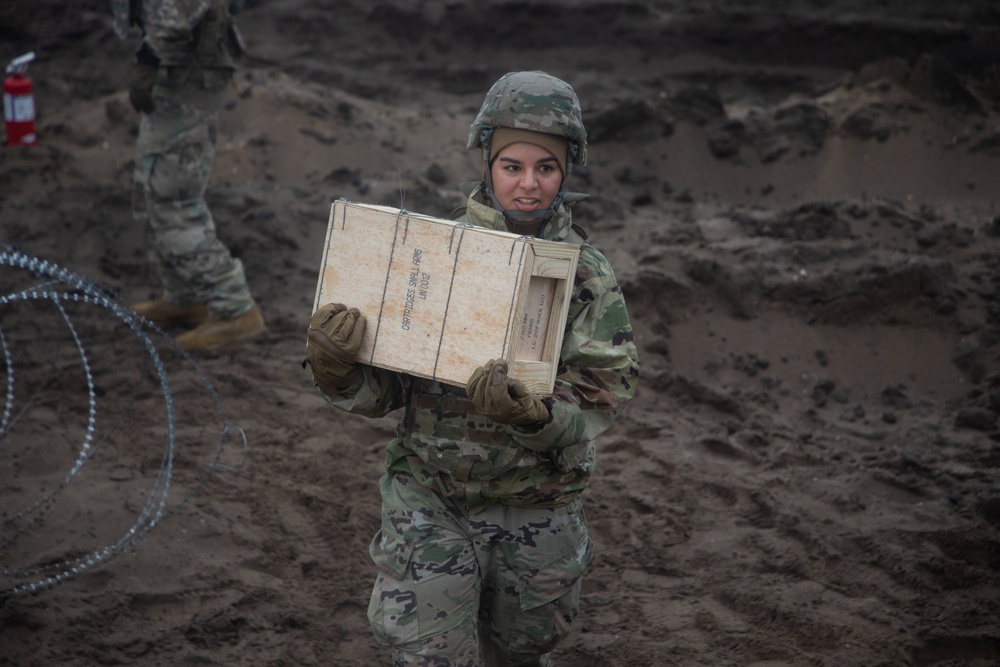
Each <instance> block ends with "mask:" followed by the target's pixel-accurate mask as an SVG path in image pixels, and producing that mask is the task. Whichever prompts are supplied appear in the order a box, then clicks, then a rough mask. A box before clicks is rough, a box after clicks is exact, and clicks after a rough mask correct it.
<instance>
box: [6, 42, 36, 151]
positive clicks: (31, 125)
mask: <svg viewBox="0 0 1000 667" xmlns="http://www.w3.org/2000/svg"><path fill="white" fill-rule="evenodd" d="M34 59H35V53H34V51H32V52H30V53H25V54H24V55H23V56H18V57H17V58H14V59H13V60H11V61H10V64H9V65H7V74H8V75H9V76H8V77H7V78H6V79H4V82H3V117H4V119H5V120H6V121H7V145H8V146H33V145H34V144H35V142H36V141H37V140H38V138H37V137H36V136H35V98H34V96H33V95H32V94H31V79H30V78H28V74H27V71H28V63H30V62H31V61H32V60H34Z"/></svg>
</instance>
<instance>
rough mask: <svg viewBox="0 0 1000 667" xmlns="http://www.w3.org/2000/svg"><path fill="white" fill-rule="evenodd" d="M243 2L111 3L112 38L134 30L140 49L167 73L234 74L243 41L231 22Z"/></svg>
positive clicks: (160, 0)
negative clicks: (139, 32)
mask: <svg viewBox="0 0 1000 667" xmlns="http://www.w3.org/2000/svg"><path fill="white" fill-rule="evenodd" d="M241 5H242V0H239V1H233V0H111V9H112V15H113V19H114V27H115V32H116V33H117V34H118V36H119V37H121V38H124V37H125V36H127V34H128V31H129V27H130V26H132V25H135V26H138V27H139V29H141V30H142V34H143V48H144V49H148V50H149V51H151V52H152V54H153V55H154V56H155V57H156V58H157V59H158V60H159V62H160V65H162V66H165V67H203V68H225V69H233V68H235V66H236V61H235V58H236V57H237V56H239V55H240V54H241V53H242V50H243V47H242V41H241V40H240V37H239V33H238V32H237V31H236V26H235V24H234V22H233V14H234V13H236V12H237V11H239V9H240V7H241Z"/></svg>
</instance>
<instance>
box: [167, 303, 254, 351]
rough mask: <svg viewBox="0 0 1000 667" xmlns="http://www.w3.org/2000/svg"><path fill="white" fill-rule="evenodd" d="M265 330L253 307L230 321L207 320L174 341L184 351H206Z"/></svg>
mask: <svg viewBox="0 0 1000 667" xmlns="http://www.w3.org/2000/svg"><path fill="white" fill-rule="evenodd" d="M266 328H267V327H266V325H265V324H264V316H263V315H261V313H260V308H258V307H257V306H254V307H253V308H251V309H250V310H248V311H247V312H245V313H243V314H242V315H239V316H238V317H234V318H233V319H231V320H216V319H208V320H206V321H205V322H203V323H202V324H200V325H198V326H197V327H195V328H194V329H192V330H191V331H188V332H186V333H183V334H181V335H180V336H178V337H177V339H176V340H177V344H178V345H180V346H181V347H183V348H184V349H185V350H208V349H210V348H213V347H216V346H218V345H222V344H223V343H229V342H232V341H234V340H242V339H244V338H250V337H251V336H254V335H256V334H259V333H261V332H262V331H264V330H265V329H266Z"/></svg>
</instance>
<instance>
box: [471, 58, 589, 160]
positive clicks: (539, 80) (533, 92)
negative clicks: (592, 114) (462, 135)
mask: <svg viewBox="0 0 1000 667" xmlns="http://www.w3.org/2000/svg"><path fill="white" fill-rule="evenodd" d="M497 127H508V128H511V129H520V130H532V131H534V132H542V133H544V134H554V135H556V136H560V137H565V138H566V139H567V140H568V141H569V143H570V146H573V147H575V151H574V154H573V162H574V163H576V164H586V163H587V130H586V128H585V127H584V126H583V110H582V108H581V106H580V99H579V98H578V97H577V95H576V92H575V91H574V90H573V87H572V86H570V85H569V84H568V83H566V82H565V81H563V80H562V79H558V78H556V77H554V76H552V75H551V74H546V73H545V72H538V71H536V72H509V73H507V74H504V75H503V76H502V77H500V79H499V80H498V81H497V82H496V83H494V84H493V87H492V88H490V90H489V92H488V93H486V99H485V100H483V106H482V108H481V109H480V110H479V114H478V115H477V116H476V119H475V120H474V121H473V122H472V128H471V130H470V132H469V140H468V142H467V143H466V147H467V148H468V149H470V150H472V149H475V148H479V147H481V146H482V145H483V131H484V130H489V129H494V128H497Z"/></svg>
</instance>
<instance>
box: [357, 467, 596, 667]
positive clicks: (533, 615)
mask: <svg viewBox="0 0 1000 667" xmlns="http://www.w3.org/2000/svg"><path fill="white" fill-rule="evenodd" d="M381 491H382V528H381V530H380V531H379V533H378V534H377V535H376V536H375V539H374V540H373V541H372V545H371V550H370V551H371V556H372V560H373V561H374V562H375V564H376V565H377V566H378V567H379V573H378V577H377V578H376V581H375V586H374V588H373V591H372V598H371V601H370V604H369V608H368V619H369V621H370V623H371V626H372V631H373V632H374V634H375V637H376V639H377V640H378V641H379V643H381V644H383V645H388V646H392V647H393V665H394V667H431V666H433V667H478V666H479V665H504V666H511V667H514V666H524V667H528V666H532V667H548V666H549V665H551V661H550V659H549V657H548V656H547V653H549V652H550V651H551V650H552V649H553V648H554V647H555V646H556V644H557V643H558V642H559V641H560V640H561V639H563V638H564V637H565V636H566V635H567V634H568V632H569V627H570V624H571V623H572V621H573V619H574V618H575V617H576V614H577V611H578V609H579V592H580V583H581V576H582V574H583V571H584V570H585V569H586V567H587V565H588V564H589V562H590V558H591V542H590V538H589V536H588V533H587V527H586V521H585V519H584V516H583V509H582V505H580V502H579V500H577V501H576V502H574V503H571V504H570V505H567V506H566V507H561V508H556V509H532V508H516V507H508V506H503V505H497V506H494V507H491V508H489V509H487V510H485V511H483V512H480V513H478V514H475V515H471V516H470V515H469V513H468V512H467V511H466V510H465V509H464V508H462V507H461V505H460V504H457V503H453V502H450V501H448V500H445V499H442V498H440V497H439V496H437V495H436V494H434V493H433V492H432V491H430V490H428V489H426V488H424V487H421V486H420V485H419V484H418V483H417V482H416V480H415V479H414V478H412V477H409V476H406V475H394V476H388V475H387V476H385V477H383V478H382V482H381Z"/></svg>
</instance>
